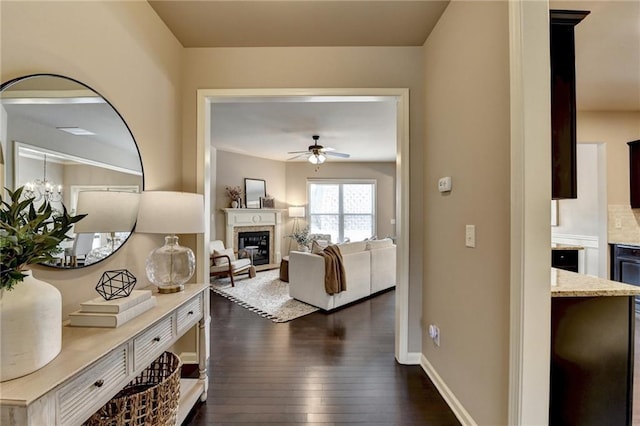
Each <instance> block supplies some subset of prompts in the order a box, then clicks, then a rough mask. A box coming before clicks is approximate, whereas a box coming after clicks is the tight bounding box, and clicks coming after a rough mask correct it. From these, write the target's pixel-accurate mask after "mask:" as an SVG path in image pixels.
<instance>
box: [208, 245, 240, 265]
mask: <svg viewBox="0 0 640 426" xmlns="http://www.w3.org/2000/svg"><path fill="white" fill-rule="evenodd" d="M225 255H227V256H229V259H231V261H232V262H233V261H234V260H236V256H235V254H233V249H232V248H228V249H224V250H214V251H213V256H214V258H215V259H214V262H215V265H216V266H222V265H226V264H227V263H229V261H228V260H227V258H226V257H218V256H225Z"/></svg>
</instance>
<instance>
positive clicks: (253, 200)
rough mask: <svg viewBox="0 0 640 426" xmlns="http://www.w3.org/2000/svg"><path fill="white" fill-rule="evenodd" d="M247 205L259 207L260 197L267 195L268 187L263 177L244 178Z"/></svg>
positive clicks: (252, 207)
mask: <svg viewBox="0 0 640 426" xmlns="http://www.w3.org/2000/svg"><path fill="white" fill-rule="evenodd" d="M244 194H245V205H246V207H247V208H248V209H259V208H260V198H261V197H264V196H266V194H267V188H266V183H265V181H264V180H263V179H245V180H244Z"/></svg>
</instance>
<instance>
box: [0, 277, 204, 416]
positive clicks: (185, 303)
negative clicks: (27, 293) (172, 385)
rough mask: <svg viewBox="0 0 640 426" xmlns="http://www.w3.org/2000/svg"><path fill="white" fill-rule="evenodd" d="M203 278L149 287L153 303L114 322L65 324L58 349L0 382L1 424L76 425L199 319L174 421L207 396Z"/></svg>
mask: <svg viewBox="0 0 640 426" xmlns="http://www.w3.org/2000/svg"><path fill="white" fill-rule="evenodd" d="M208 289H209V286H208V285H207V284H186V285H185V290H184V291H181V292H179V293H172V294H156V296H157V298H156V299H157V306H156V307H155V308H153V309H150V310H148V311H147V312H145V313H143V314H141V315H140V316H138V317H136V318H135V319H133V320H131V321H129V322H127V323H125V324H123V325H122V326H120V327H118V328H85V327H69V326H64V327H63V331H62V351H61V352H60V354H59V355H58V356H57V357H56V358H55V359H54V360H53V361H51V362H50V363H49V364H47V365H46V366H44V367H43V368H41V369H40V370H37V371H35V372H33V373H31V374H29V375H26V376H23V377H19V378H17V379H14V380H9V381H6V382H3V383H0V424H2V426H13V425H37V426H41V425H61V426H70V425H78V424H81V423H83V422H84V421H85V420H87V419H88V418H89V417H90V416H91V415H92V414H93V413H94V412H96V411H97V410H98V409H99V408H100V407H102V406H103V405H104V404H105V403H106V402H107V401H109V400H110V399H111V398H112V397H113V396H114V395H115V394H116V393H117V392H118V391H119V390H120V389H122V388H123V387H124V386H125V385H126V384H127V383H129V382H130V381H131V380H132V379H133V378H134V377H136V376H137V375H138V374H139V373H140V372H141V371H142V370H144V368H145V367H147V366H148V365H149V364H151V362H152V361H153V360H154V359H155V358H157V357H158V356H159V355H160V354H161V353H162V352H164V351H165V350H167V349H169V348H170V347H171V346H172V345H173V344H174V343H176V341H177V340H178V339H179V338H180V337H181V336H183V335H184V334H185V333H186V332H187V331H188V330H189V329H191V328H193V327H194V326H196V327H198V333H197V335H198V338H197V339H196V341H197V346H198V347H197V353H198V364H199V370H200V374H199V378H197V379H181V380H180V402H179V408H178V424H181V423H182V421H183V420H184V418H185V417H186V416H187V414H188V413H189V411H190V410H191V408H192V407H193V406H194V405H195V404H196V402H197V401H198V399H200V400H201V401H204V400H205V399H206V397H207V387H208V380H207V370H206V366H207V361H208V358H209V322H210V315H209V291H208Z"/></svg>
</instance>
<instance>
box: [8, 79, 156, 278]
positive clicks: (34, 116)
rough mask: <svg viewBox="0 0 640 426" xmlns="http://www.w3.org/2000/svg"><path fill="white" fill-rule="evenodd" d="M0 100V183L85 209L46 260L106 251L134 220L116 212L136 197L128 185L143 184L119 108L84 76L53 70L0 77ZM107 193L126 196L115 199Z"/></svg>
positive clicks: (88, 260)
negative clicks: (0, 81) (2, 80)
mask: <svg viewBox="0 0 640 426" xmlns="http://www.w3.org/2000/svg"><path fill="white" fill-rule="evenodd" d="M0 104H1V106H2V108H1V110H0V143H1V148H2V149H1V151H0V167H2V166H3V167H4V171H0V172H2V173H0V184H2V185H0V188H2V187H7V188H9V189H13V190H15V189H16V188H18V187H24V188H25V190H24V193H25V194H28V196H29V197H33V198H35V200H36V203H42V202H44V200H45V199H47V200H48V201H49V202H50V203H51V206H52V208H53V209H54V210H60V211H61V210H62V205H64V206H65V207H66V208H67V210H68V211H69V212H71V213H72V214H76V213H89V215H88V216H87V217H86V218H85V219H87V221H86V222H87V223H83V225H82V226H79V224H80V223H81V222H83V221H85V219H83V220H81V221H80V222H78V224H76V225H75V228H78V229H73V230H72V233H70V234H68V235H69V236H70V237H71V239H69V240H67V241H64V242H62V243H61V246H60V250H59V254H58V255H57V256H58V257H57V258H56V260H55V262H52V263H51V264H47V265H48V266H53V267H57V268H78V267H83V266H88V265H90V264H93V263H96V262H98V261H100V260H103V259H105V258H106V257H108V256H110V255H111V254H113V253H114V252H115V251H116V250H118V248H119V247H120V246H121V245H122V244H123V243H124V241H126V239H127V238H128V237H129V235H130V233H131V231H132V230H133V226H134V223H132V222H131V221H130V220H129V221H127V220H119V218H118V217H116V215H118V214H119V213H123V215H124V216H127V217H128V218H131V217H132V212H131V211H127V210H130V209H136V208H137V205H136V203H135V202H131V201H130V200H131V199H132V198H137V197H131V196H130V195H131V194H130V193H132V192H133V193H139V192H141V191H142V190H143V189H144V175H143V170H142V161H141V159H140V152H139V151H138V146H137V145H136V142H135V140H134V138H133V135H132V134H131V131H130V130H129V127H128V126H127V124H126V123H125V121H124V120H123V119H122V117H121V116H120V114H119V113H118V112H117V111H116V110H115V108H113V106H112V105H111V104H110V103H109V101H107V100H106V99H105V98H103V97H102V96H100V94H98V93H97V92H96V91H95V90H93V89H91V88H90V87H89V86H87V85H86V84H83V83H80V82H79V81H76V80H74V79H71V78H68V77H64V76H60V75H54V74H35V75H29V76H25V77H20V78H17V79H14V80H11V81H8V82H6V83H3V84H2V86H0ZM96 191H105V192H109V196H104V197H101V196H99V195H100V193H98V194H97V195H98V196H96ZM83 193H84V194H83ZM114 193H118V194H124V193H126V194H128V195H129V196H124V197H123V198H122V199H123V200H126V201H122V202H120V199H121V198H117V197H113V196H114V195H116V194H114ZM90 195H91V196H90ZM83 198H85V199H86V201H84V202H83ZM96 200H98V201H96ZM101 201H104V204H105V205H104V206H101V205H100V204H101ZM107 202H108V203H110V204H107ZM114 202H117V203H118V206H119V207H118V208H114ZM79 204H80V205H81V206H79ZM82 205H84V206H87V207H82ZM79 207H80V209H81V210H82V211H80V212H79V211H78V210H77V209H78V208H79ZM87 209H89V210H87ZM133 216H135V215H134V214H133ZM89 217H91V219H92V220H91V221H89V220H88V219H89ZM123 228H125V229H123Z"/></svg>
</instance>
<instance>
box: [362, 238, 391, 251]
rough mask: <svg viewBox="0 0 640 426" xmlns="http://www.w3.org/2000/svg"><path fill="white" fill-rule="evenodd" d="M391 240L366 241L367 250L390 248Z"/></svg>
mask: <svg viewBox="0 0 640 426" xmlns="http://www.w3.org/2000/svg"><path fill="white" fill-rule="evenodd" d="M392 246H393V240H392V239H391V238H383V239H382V240H371V241H367V250H375V249H379V248H384V247H392Z"/></svg>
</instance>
